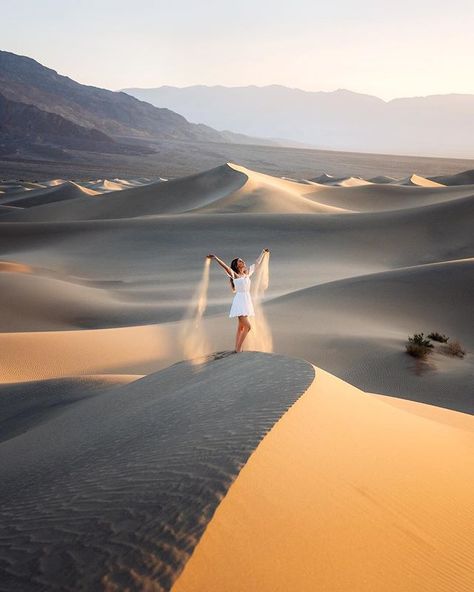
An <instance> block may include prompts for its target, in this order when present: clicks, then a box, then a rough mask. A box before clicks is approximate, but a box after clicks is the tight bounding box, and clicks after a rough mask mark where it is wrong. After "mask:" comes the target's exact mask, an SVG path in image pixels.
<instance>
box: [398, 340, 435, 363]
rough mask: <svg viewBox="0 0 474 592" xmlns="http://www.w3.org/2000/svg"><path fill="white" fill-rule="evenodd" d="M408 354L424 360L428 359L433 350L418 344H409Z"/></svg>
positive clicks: (407, 346)
mask: <svg viewBox="0 0 474 592" xmlns="http://www.w3.org/2000/svg"><path fill="white" fill-rule="evenodd" d="M405 347H406V350H407V354H409V355H410V356H413V357H414V358H420V359H422V360H424V359H426V358H427V357H428V354H430V353H431V352H432V351H433V350H432V349H431V348H429V347H427V346H426V345H419V344H417V343H407V344H406V346H405Z"/></svg>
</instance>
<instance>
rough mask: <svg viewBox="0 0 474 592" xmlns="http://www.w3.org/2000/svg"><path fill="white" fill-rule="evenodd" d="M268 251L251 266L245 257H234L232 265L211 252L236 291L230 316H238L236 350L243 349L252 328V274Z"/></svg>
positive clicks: (253, 313)
mask: <svg viewBox="0 0 474 592" xmlns="http://www.w3.org/2000/svg"><path fill="white" fill-rule="evenodd" d="M266 253H270V251H269V250H268V249H263V251H262V252H261V253H260V255H259V256H258V258H257V260H256V261H255V263H252V265H251V266H250V268H248V269H247V265H246V263H245V261H244V260H243V259H239V258H237V259H234V260H233V261H232V263H231V264H230V267H229V266H228V265H227V264H226V263H225V262H224V261H222V260H221V259H219V257H217V256H216V255H212V254H209V255H208V257H209V258H210V259H215V260H216V261H217V263H219V265H220V266H221V267H222V268H224V269H225V271H226V272H227V275H228V276H229V278H230V284H231V286H232V291H233V292H235V296H234V299H233V301H232V306H231V308H230V313H229V318H232V317H238V324H237V334H236V337H235V351H236V352H241V351H242V344H243V342H244V340H245V338H246V337H247V335H248V332H249V331H250V329H251V328H252V325H251V324H250V323H249V320H248V317H249V316H250V317H253V316H255V311H254V308H253V303H252V297H251V296H250V276H251V275H252V274H253V273H254V272H255V268H256V266H258V265H260V264H261V263H262V261H263V258H264V257H265V254H266Z"/></svg>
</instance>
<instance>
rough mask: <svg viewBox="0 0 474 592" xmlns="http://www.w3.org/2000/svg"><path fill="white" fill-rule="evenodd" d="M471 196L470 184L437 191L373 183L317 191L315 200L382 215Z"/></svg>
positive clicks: (355, 210)
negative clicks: (381, 213) (348, 188)
mask: <svg viewBox="0 0 474 592" xmlns="http://www.w3.org/2000/svg"><path fill="white" fill-rule="evenodd" d="M440 187H441V186H440ZM471 195H474V186H470V185H467V186H459V187H449V188H441V189H440V188H436V189H435V188H434V187H433V188H431V187H429V186H426V187H421V186H420V187H416V188H414V187H410V188H408V187H406V186H403V185H389V184H385V185H377V184H375V183H374V184H372V185H360V186H353V187H352V190H351V191H345V190H343V189H336V188H331V189H327V190H325V191H317V193H316V194H315V199H317V200H318V202H320V203H324V204H328V205H334V206H337V207H341V208H346V209H349V210H351V211H353V212H382V211H385V210H399V209H403V208H416V207H420V206H423V205H430V204H434V203H443V202H448V201H451V200H455V199H459V198H462V197H469V196H471Z"/></svg>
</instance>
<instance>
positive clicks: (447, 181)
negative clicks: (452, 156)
mask: <svg viewBox="0 0 474 592" xmlns="http://www.w3.org/2000/svg"><path fill="white" fill-rule="evenodd" d="M430 180H431V181H435V182H436V183H442V184H443V185H450V186H452V185H474V169H473V170H470V171H463V172H462V173H456V174H454V175H438V176H435V177H430Z"/></svg>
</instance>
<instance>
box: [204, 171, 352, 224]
mask: <svg viewBox="0 0 474 592" xmlns="http://www.w3.org/2000/svg"><path fill="white" fill-rule="evenodd" d="M229 166H230V168H231V169H233V170H235V171H239V172H240V173H242V174H244V175H245V176H246V177H247V180H246V182H245V184H244V185H243V186H242V187H241V188H239V189H238V190H237V191H233V192H232V193H230V192H229V195H227V196H226V197H223V198H221V199H219V200H215V201H213V202H212V203H209V204H208V205H207V206H204V207H201V208H199V209H196V210H194V211H196V212H197V211H199V212H200V213H233V214H237V213H239V214H243V213H245V214H248V213H253V214H257V213H259V214H297V213H298V214H309V213H326V214H327V213H342V212H344V211H345V210H343V209H342V208H338V207H334V206H328V205H326V204H320V203H318V202H317V201H316V200H313V199H307V197H306V196H307V195H308V194H311V195H312V194H313V193H314V190H315V189H314V186H308V185H307V184H306V183H297V182H294V181H289V180H285V179H277V178H275V177H271V176H270V175H263V174H262V173H256V172H254V171H250V170H249V169H246V168H245V167H241V166H238V165H235V164H229Z"/></svg>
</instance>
